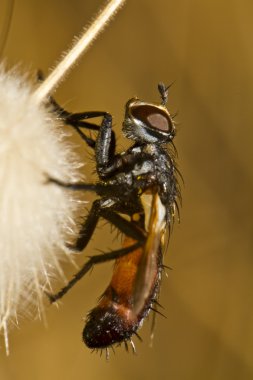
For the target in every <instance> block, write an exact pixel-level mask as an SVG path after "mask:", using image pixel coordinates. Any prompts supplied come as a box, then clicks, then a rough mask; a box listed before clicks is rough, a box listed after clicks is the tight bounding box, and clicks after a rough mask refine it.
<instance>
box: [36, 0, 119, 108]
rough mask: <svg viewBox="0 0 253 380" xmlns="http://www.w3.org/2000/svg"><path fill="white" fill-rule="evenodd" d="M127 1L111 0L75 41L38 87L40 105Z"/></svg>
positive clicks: (37, 95) (37, 97)
mask: <svg viewBox="0 0 253 380" xmlns="http://www.w3.org/2000/svg"><path fill="white" fill-rule="evenodd" d="M124 2H125V0H111V1H110V2H109V3H108V4H107V5H106V6H105V7H104V8H103V9H102V10H101V11H100V12H99V14H98V15H97V17H96V18H95V19H94V21H93V22H92V23H91V25H90V26H89V27H88V28H87V27H86V28H84V31H83V33H82V34H81V36H80V37H79V38H78V39H77V40H76V39H75V40H74V44H73V46H72V47H71V48H70V50H69V51H68V52H67V53H66V54H65V55H64V56H63V58H62V60H61V61H60V62H59V63H58V65H57V66H56V67H55V68H54V70H53V71H52V72H51V74H50V75H49V76H48V77H47V79H46V80H45V81H44V82H43V83H42V84H41V85H40V86H39V87H38V89H37V90H36V91H35V93H34V97H35V99H36V101H37V102H38V103H40V102H42V101H43V100H44V99H45V98H46V97H47V95H48V94H49V93H52V91H53V90H55V89H56V87H57V86H59V83H60V82H61V81H62V80H63V78H64V77H65V76H66V74H67V73H68V71H69V70H70V69H71V67H73V65H74V64H75V63H76V62H77V60H78V59H79V58H80V57H81V55H82V54H84V53H85V51H87V50H88V48H89V47H90V45H91V44H92V42H93V41H94V40H95V39H96V38H97V36H98V35H99V33H101V32H102V30H103V29H104V28H105V26H106V25H107V24H108V23H109V21H110V20H111V19H112V18H113V16H114V15H115V14H116V13H117V11H118V10H119V9H120V8H121V7H122V6H123V4H124Z"/></svg>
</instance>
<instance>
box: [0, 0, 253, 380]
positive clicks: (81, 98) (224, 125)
mask: <svg viewBox="0 0 253 380" xmlns="http://www.w3.org/2000/svg"><path fill="white" fill-rule="evenodd" d="M6 4H7V0H5V1H1V5H0V9H2V10H1V12H0V14H1V19H0V22H1V23H3V20H4V15H5V9H6ZM102 4H103V2H102V1H101V0H86V1H82V0H72V1H71V2H70V1H66V0H50V1H49V0H43V1H40V0H38V1H33V0H17V1H16V4H15V8H14V13H13V18H12V24H11V29H10V32H9V36H8V42H7V45H6V48H5V50H4V52H3V53H2V58H6V60H7V63H8V65H9V66H12V65H15V64H17V63H19V62H21V63H22V67H23V68H26V69H28V70H31V71H35V70H36V69H37V68H40V69H42V70H43V71H44V72H45V74H47V72H48V69H49V68H50V67H51V66H52V65H53V64H54V62H55V61H56V60H57V59H58V57H59V56H60V55H61V53H62V51H63V50H64V49H66V47H68V46H69V43H70V41H71V40H72V37H73V36H74V35H76V34H79V31H80V30H81V28H82V26H83V25H84V24H86V23H87V22H88V21H89V20H90V19H91V17H92V16H93V15H94V13H96V11H97V10H98V9H99V7H100V6H101V5H102ZM252 14H253V3H252V1H250V0H242V1H238V0H229V1H228V0H205V1H202V0H177V1H170V0H156V1H153V0H136V1H133V0H128V1H127V4H126V6H125V7H124V9H123V10H122V11H121V12H120V13H119V14H118V15H117V17H116V18H115V20H114V22H113V23H112V24H111V25H110V26H109V27H108V28H107V30H106V31H105V32H104V33H103V34H102V35H101V36H100V38H99V39H98V40H97V41H96V42H95V44H94V45H93V46H92V47H91V49H90V50H89V51H88V53H87V54H86V55H85V56H84V57H83V59H82V60H81V62H80V64H79V65H78V66H77V67H76V68H75V69H74V70H73V71H72V72H71V73H70V75H69V77H68V78H67V79H66V81H65V82H64V83H63V84H62V85H61V86H60V87H59V89H58V90H57V92H56V94H55V97H56V99H57V100H58V101H59V102H60V104H62V105H64V106H65V107H66V108H67V109H69V110H71V111H73V112H77V111H82V110H84V111H85V110H94V109H98V110H108V111H110V112H111V113H112V114H113V116H114V128H115V130H117V131H118V135H119V134H120V128H121V123H122V119H123V114H124V104H125V102H126V100H127V99H128V98H130V97H132V96H134V95H138V96H139V97H140V98H142V99H144V100H147V101H152V100H155V101H156V100H158V94H157V90H156V86H157V83H158V82H159V81H164V82H166V83H170V82H172V81H175V84H174V85H173V86H172V88H171V90H170V96H169V108H170V109H171V111H172V112H176V111H179V114H178V117H177V121H178V135H177V137H176V140H175V143H176V146H177V149H178V152H179V159H178V163H179V167H180V170H181V172H182V174H183V176H184V180H185V186H184V187H183V189H182V192H183V208H182V211H181V224H180V225H175V228H174V233H173V237H172V239H171V242H170V246H169V250H168V252H167V254H166V257H165V263H166V264H167V265H169V266H171V267H173V271H169V273H168V277H167V278H166V277H164V279H163V284H162V292H161V298H160V301H161V303H162V305H163V306H164V308H165V310H164V313H165V314H166V316H167V319H164V318H159V317H158V318H157V324H156V331H155V338H154V342H153V347H152V348H150V345H149V342H150V338H149V337H150V321H146V322H145V324H144V327H143V328H142V330H141V331H140V334H141V336H142V338H143V343H139V342H138V341H137V342H136V345H137V356H134V355H132V354H130V353H129V354H127V353H126V352H125V350H124V348H118V349H117V350H116V354H115V355H113V354H111V356H110V360H109V362H106V360H105V357H104V356H103V357H102V358H100V357H99V355H96V354H92V355H91V353H90V351H89V350H88V349H87V348H86V347H85V346H84V345H83V343H82V341H81V331H82V328H83V323H84V322H83V317H85V315H86V313H87V311H88V310H89V309H91V308H92V307H93V306H94V305H95V303H96V301H97V298H98V296H99V295H100V294H101V293H102V291H103V290H104V288H105V286H106V284H107V283H108V281H109V278H110V273H111V267H112V266H111V264H109V265H105V266H101V267H99V268H96V269H95V270H94V271H93V273H92V275H90V276H89V275H88V276H87V277H86V278H85V279H83V280H82V281H81V282H80V283H79V284H78V285H76V287H75V288H74V289H73V290H72V291H71V292H70V293H69V294H68V295H67V296H66V297H65V298H64V299H63V301H62V303H61V304H60V307H59V308H58V309H57V308H56V307H53V306H52V307H49V306H48V305H47V306H46V311H47V327H45V326H44V324H43V323H42V322H40V321H39V320H36V321H27V320H24V321H21V323H20V326H19V329H17V330H13V331H12V333H11V336H10V345H11V355H10V356H9V357H6V356H5V352H4V348H3V342H2V343H1V346H2V349H1V353H0V379H1V380H23V379H26V380H30V379H37V380H44V379H62V380H67V379H89V380H96V379H103V380H107V379H110V380H114V379H117V380H118V379H122V380H124V379H131V380H135V379H136V380H137V379H138V380H141V379H171V380H182V379H194V380H198V379H205V380H209V379H210V380H211V379H212V380H213V379H215V380H227V379H229V380H233V379H234V380H236V379H241V380H248V379H252V378H253V250H252V245H253V244H252V219H253V217H252V215H253V205H252V204H253V203H252V194H253V166H252V163H253V157H252V150H253V146H252V139H253V126H252V119H253V105H252V104H253V90H252V89H253V49H252V42H253V24H252ZM13 106H14V109H15V105H13ZM73 141H74V142H75V144H76V145H80V147H79V148H77V150H78V151H79V153H80V155H81V157H82V159H84V160H85V161H86V162H87V164H86V166H85V172H86V176H87V178H88V179H89V180H91V176H92V170H93V167H94V165H93V163H92V162H91V160H90V155H89V153H87V149H86V148H85V147H84V146H83V144H82V143H81V142H80V140H79V139H78V137H76V136H73ZM118 146H119V150H120V149H123V148H124V147H126V146H127V141H126V140H124V138H121V137H119V139H118ZM87 199H88V200H90V198H88V196H87ZM114 237H115V235H111V233H110V229H108V227H104V226H103V224H101V228H100V229H99V230H98V232H97V234H96V235H95V237H94V239H93V241H92V242H91V244H90V245H89V247H88V249H87V250H86V254H92V253H96V249H98V248H99V249H106V248H108V247H109V248H112V247H113V246H115V245H116V243H115V241H114ZM84 260H85V255H81V256H80V257H79V258H78V260H77V261H78V263H79V264H80V265H81V263H82V262H83V261H84ZM74 272H75V269H74V268H73V267H72V266H67V265H66V274H67V276H68V277H71V275H72V274H73V273H74ZM60 286H61V282H58V283H55V289H58V288H59V287H60Z"/></svg>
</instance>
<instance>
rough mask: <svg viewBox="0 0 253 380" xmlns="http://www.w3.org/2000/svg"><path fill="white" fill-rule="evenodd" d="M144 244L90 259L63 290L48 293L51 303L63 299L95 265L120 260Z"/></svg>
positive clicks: (136, 244) (137, 244)
mask: <svg viewBox="0 0 253 380" xmlns="http://www.w3.org/2000/svg"><path fill="white" fill-rule="evenodd" d="M141 246H142V243H140V242H138V243H135V244H133V245H131V246H129V247H125V248H121V249H118V250H115V251H112V252H108V253H104V254H102V255H95V256H91V257H90V259H89V260H88V261H87V262H86V263H85V264H84V265H83V267H82V268H81V269H80V270H79V271H78V272H77V273H76V274H75V275H74V277H73V278H72V280H70V281H69V283H68V284H67V285H66V286H65V287H64V288H62V289H61V290H60V291H59V292H58V293H56V294H50V293H47V292H46V295H47V296H48V298H49V300H50V302H51V303H53V302H55V301H57V300H59V299H60V298H62V297H63V296H64V295H65V294H66V293H67V292H68V291H69V290H70V289H71V288H72V287H73V286H74V285H75V284H76V283H77V282H78V281H79V280H80V279H81V278H82V277H83V276H84V275H85V274H86V273H87V272H88V271H89V270H90V269H91V268H92V267H93V266H94V265H96V264H101V263H105V262H107V261H111V260H115V259H118V258H119V257H122V256H125V255H127V254H129V253H131V252H133V251H134V250H136V249H137V248H139V247H141Z"/></svg>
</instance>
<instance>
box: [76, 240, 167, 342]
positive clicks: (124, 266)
mask: <svg viewBox="0 0 253 380" xmlns="http://www.w3.org/2000/svg"><path fill="white" fill-rule="evenodd" d="M132 243H133V240H132V239H130V238H126V239H125V242H124V246H129V245H132ZM143 253H144V247H142V248H139V249H136V250H135V251H134V252H131V253H130V254H128V255H126V256H124V257H122V258H119V259H117V260H116V263H115V267H114V271H113V276H112V279H111V283H110V285H109V286H108V287H107V289H106V291H105V292H104V294H103V296H102V297H101V299H100V301H99V304H98V305H97V306H96V307H95V308H94V309H92V310H91V311H90V313H89V314H88V318H87V322H86V325H85V327H84V330H83V340H84V343H85V344H86V345H87V346H88V347H90V348H106V347H108V346H111V345H112V344H114V343H121V342H122V341H127V340H130V338H131V336H132V335H133V334H134V333H135V332H136V331H137V330H138V328H139V327H140V326H141V322H142V320H143V318H145V317H146V315H147V314H148V312H149V310H150V307H151V306H152V302H153V300H154V299H155V297H156V293H157V288H158V279H159V273H160V265H159V263H160V260H157V266H156V268H153V276H152V285H151V286H150V291H149V296H148V297H147V299H145V301H144V303H143V305H142V307H141V310H139V311H138V313H136V312H135V308H134V298H135V289H136V276H137V273H138V271H137V269H138V268H139V264H140V261H141V259H142V256H143Z"/></svg>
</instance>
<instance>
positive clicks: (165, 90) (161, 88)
mask: <svg viewBox="0 0 253 380" xmlns="http://www.w3.org/2000/svg"><path fill="white" fill-rule="evenodd" d="M174 83H175V81H173V82H172V83H171V84H169V85H168V86H167V87H166V86H165V84H164V83H163V82H160V83H158V91H159V93H160V96H161V99H162V106H165V105H166V103H167V101H168V96H169V88H170V87H171V86H172V85H173V84H174Z"/></svg>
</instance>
